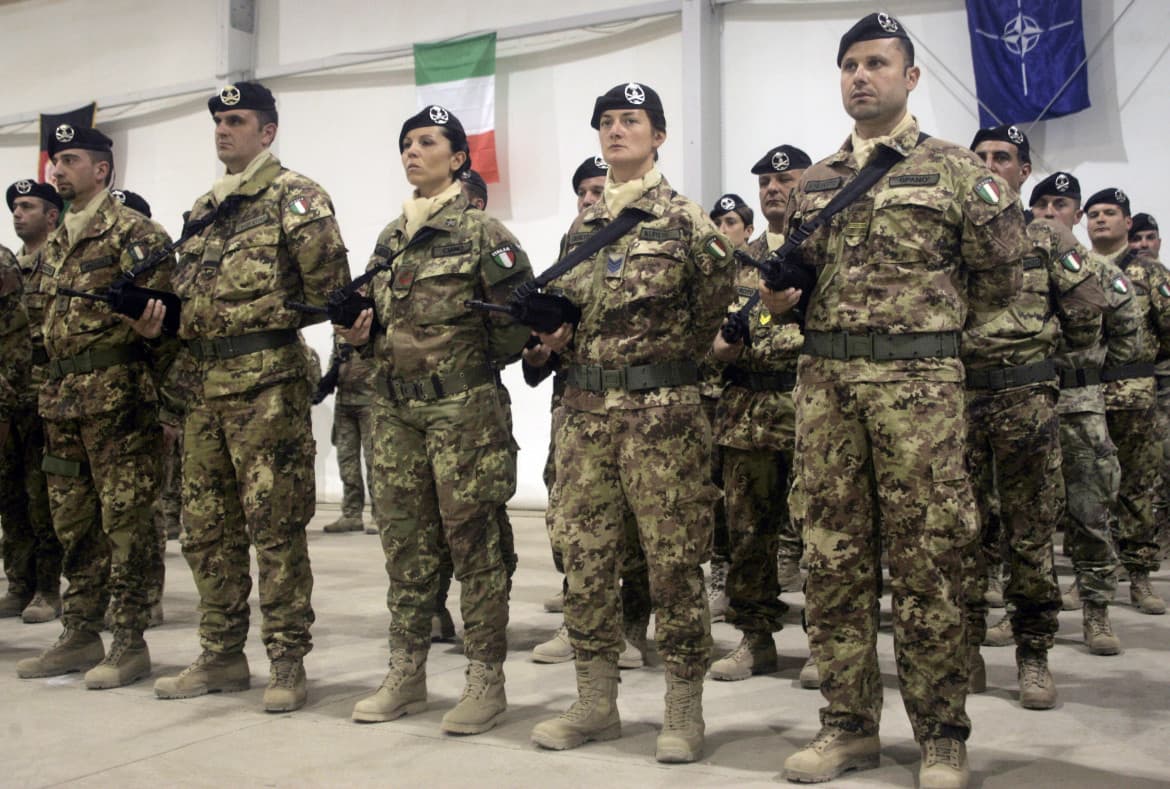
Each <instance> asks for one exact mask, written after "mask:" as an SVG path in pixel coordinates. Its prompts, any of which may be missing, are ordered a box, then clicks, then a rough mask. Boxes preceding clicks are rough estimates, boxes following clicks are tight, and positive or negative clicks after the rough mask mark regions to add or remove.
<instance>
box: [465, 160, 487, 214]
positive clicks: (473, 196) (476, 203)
mask: <svg viewBox="0 0 1170 789" xmlns="http://www.w3.org/2000/svg"><path fill="white" fill-rule="evenodd" d="M459 180H460V182H461V183H462V185H463V195H464V197H466V198H467V202H468V204H469V205H470V206H471V207H472V208H478V209H479V210H480V211H483V210H484V209H485V208H487V203H488V188H487V181H485V180H483V176H482V175H480V174H479V173H477V172H476V171H475V170H464V171H463V174H462V175H460V176H459Z"/></svg>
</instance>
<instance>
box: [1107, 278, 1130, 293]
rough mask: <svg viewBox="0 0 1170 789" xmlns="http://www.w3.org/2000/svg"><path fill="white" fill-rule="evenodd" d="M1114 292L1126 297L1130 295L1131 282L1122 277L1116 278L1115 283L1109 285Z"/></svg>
mask: <svg viewBox="0 0 1170 789" xmlns="http://www.w3.org/2000/svg"><path fill="white" fill-rule="evenodd" d="M1109 284H1110V286H1112V288H1113V290H1115V291H1117V292H1118V293H1120V294H1121V295H1122V296H1125V295H1127V294H1128V293H1129V280H1127V279H1126V278H1125V277H1122V276H1116V277H1114V278H1113V281H1112V282H1110V283H1109Z"/></svg>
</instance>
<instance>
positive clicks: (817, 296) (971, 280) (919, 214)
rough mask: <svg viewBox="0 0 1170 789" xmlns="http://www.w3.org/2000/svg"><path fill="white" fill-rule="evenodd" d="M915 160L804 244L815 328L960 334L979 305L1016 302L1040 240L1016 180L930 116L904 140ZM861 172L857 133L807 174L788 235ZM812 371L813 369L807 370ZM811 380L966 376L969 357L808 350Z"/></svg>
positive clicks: (804, 363)
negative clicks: (924, 135)
mask: <svg viewBox="0 0 1170 789" xmlns="http://www.w3.org/2000/svg"><path fill="white" fill-rule="evenodd" d="M894 147H895V148H896V149H897V150H898V151H899V152H901V153H903V154H904V155H905V158H904V159H903V160H902V161H900V162H898V163H897V164H896V165H894V167H893V168H891V169H890V171H889V173H888V174H886V175H884V176H883V177H882V179H881V180H880V181H879V182H878V183H877V184H876V185H874V186H873V187H870V189H869V191H868V192H866V193H865V194H864V195H862V196H861V197H860V198H858V199H857V200H856V201H854V202H853V203H852V204H851V205H850V206H848V207H847V208H845V209H844V210H842V211H841V212H840V213H838V214H837V215H836V216H834V217H833V218H832V220H831V221H830V222H829V223H828V225H827V226H826V227H822V228H820V229H818V230H817V231H816V232H815V233H813V235H812V236H811V237H810V238H809V239H808V240H807V241H806V242H805V243H804V245H803V246H802V247H801V249H802V251H803V254H804V258H805V260H807V261H809V262H811V263H813V264H815V265H816V269H817V284H816V287H815V288H814V290H813V293H812V295H811V300H810V303H809V306H808V310H807V316H806V319H805V326H804V328H805V331H806V332H808V331H820V332H836V331H847V332H849V333H851V334H866V333H869V332H878V333H888V334H907V333H915V332H959V331H961V330H962V328H963V325H964V323H965V321H966V317H967V310H968V307H970V308H971V309H977V310H992V309H996V308H1001V307H1004V306H1006V305H1007V304H1008V303H1009V302H1010V301H1011V300H1012V299H1013V298H1014V297H1015V296H1016V294H1017V293H1018V292H1019V290H1020V285H1021V281H1022V267H1021V265H1020V261H1021V260H1022V259H1023V258H1024V257H1025V256H1026V255H1027V253H1028V250H1029V244H1028V241H1027V236H1026V232H1025V226H1024V215H1023V212H1022V211H1021V210H1020V207H1019V205H1018V204H1017V203H1016V202H1014V201H1012V200H1011V199H1010V198H1009V197H1008V188H1007V185H1006V184H1004V183H1003V181H1001V180H1000V179H999V178H998V177H997V176H994V175H992V174H991V173H989V172H988V170H987V168H986V167H984V165H983V163H982V162H980V161H979V159H978V157H976V156H975V154H973V153H972V152H971V151H969V150H967V149H966V148H961V147H959V146H957V145H955V144H953V143H949V142H946V141H943V140H939V139H937V138H928V139H926V140H924V141H922V142H918V124H917V122H915V123H913V124H912V126H911V128H910V129H908V130H907V131H906V132H905V133H904V134H902V135H900V136H899V137H897V138H895V139H894ZM857 172H858V163H857V160H856V159H855V158H854V157H853V146H852V141H851V140H848V139H847V140H846V141H845V144H844V145H843V146H842V147H841V149H840V150H838V151H837V152H836V153H834V154H833V155H831V156H829V157H828V158H826V159H823V160H821V161H820V162H818V163H816V164H814V165H813V166H812V167H810V168H808V169H807V170H805V172H804V175H803V176H802V177H801V181H800V184H799V185H798V186H797V188H796V189H795V190H794V191H793V193H792V196H791V197H790V198H789V201H788V232H789V234H791V233H792V232H793V231H795V230H796V228H797V227H799V226H800V224H801V223H802V222H805V221H807V220H809V219H812V218H813V217H815V216H816V215H817V213H818V212H819V211H820V210H821V209H822V208H824V206H825V205H826V204H827V203H828V202H829V200H831V199H832V198H833V196H834V195H836V194H837V192H838V191H840V190H841V188H842V187H843V186H844V184H846V183H848V182H849V181H850V180H852V178H853V176H854V175H855V174H856V173H857ZM806 372H807V375H808V376H810V377H806ZM800 374H801V376H802V380H810V381H811V380H817V381H821V380H836V381H841V380H845V381H896V380H905V379H915V378H922V379H931V380H939V381H954V382H959V381H962V380H963V366H962V364H961V363H960V361H959V360H958V359H953V358H927V359H912V360H894V361H873V360H870V359H864V358H858V359H849V360H844V361H838V360H831V359H820V358H814V357H809V356H805V357H803V358H802V359H801V362H800Z"/></svg>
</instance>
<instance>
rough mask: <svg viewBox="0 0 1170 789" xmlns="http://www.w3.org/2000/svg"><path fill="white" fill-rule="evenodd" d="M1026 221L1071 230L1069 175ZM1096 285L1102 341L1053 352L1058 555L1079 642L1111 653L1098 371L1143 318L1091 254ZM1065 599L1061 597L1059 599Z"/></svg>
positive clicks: (1051, 180) (1051, 185)
mask: <svg viewBox="0 0 1170 789" xmlns="http://www.w3.org/2000/svg"><path fill="white" fill-rule="evenodd" d="M1029 207H1030V208H1031V209H1032V214H1033V216H1035V217H1037V218H1040V219H1046V220H1049V221H1051V222H1052V223H1054V224H1060V225H1063V226H1064V227H1066V228H1068V229H1069V230H1071V229H1072V228H1073V227H1075V226H1076V224H1077V222H1079V221H1080V219H1081V216H1082V211H1081V187H1080V182H1079V181H1077V179H1076V177H1075V176H1073V175H1072V174H1071V173H1067V172H1063V171H1058V172H1055V173H1053V174H1052V175H1050V176H1048V178H1046V179H1044V180H1043V181H1041V182H1040V183H1039V184H1037V186H1036V187H1035V188H1034V189H1033V190H1032V194H1031V196H1030V197H1029ZM1082 262H1083V263H1084V265H1085V266H1086V267H1087V268H1089V270H1090V271H1092V272H1093V274H1094V276H1096V277H1097V279H1098V281H1099V282H1100V283H1101V286H1102V289H1103V291H1104V294H1105V299H1106V304H1105V310H1104V313H1103V323H1102V339H1101V341H1100V342H1098V343H1096V344H1094V345H1092V346H1091V347H1088V348H1082V349H1079V350H1070V349H1067V348H1064V347H1061V348H1060V349H1059V353H1058V354H1057V356H1056V357H1055V359H1056V365H1057V369H1058V370H1059V373H1060V399H1059V400H1058V401H1057V404H1056V410H1057V413H1058V415H1059V417H1060V451H1061V457H1062V462H1061V475H1062V476H1063V478H1064V485H1065V490H1066V493H1067V495H1066V498H1067V502H1066V506H1065V519H1064V546H1065V551H1066V552H1067V553H1068V554H1069V556H1070V557H1071V558H1072V562H1073V568H1074V570H1075V571H1076V577H1077V581H1076V582H1075V584H1074V587H1073V590H1074V594H1075V597H1076V600H1075V601H1074V603H1073V604H1072V605H1071V606H1070V605H1069V603H1067V602H1066V603H1065V604H1064V605H1063V607H1064V608H1066V609H1068V608H1070V607H1074V608H1075V607H1082V598H1083V610H1084V633H1085V643H1086V645H1087V646H1088V647H1089V650H1090V652H1092V653H1093V654H1098V655H1115V654H1117V653H1118V652H1119V651H1120V649H1121V643H1120V641H1119V640H1118V639H1117V637H1116V636H1115V635H1114V634H1113V630H1112V628H1111V626H1110V623H1109V615H1108V609H1107V608H1106V606H1107V605H1108V603H1109V602H1110V601H1111V600H1112V599H1113V593H1114V590H1115V587H1116V584H1117V581H1116V578H1115V577H1114V573H1115V572H1116V569H1117V550H1116V546H1115V543H1114V539H1113V537H1112V535H1111V534H1110V532H1109V513H1110V510H1111V509H1112V507H1113V506H1114V504H1115V503H1116V501H1117V490H1118V484H1119V481H1120V474H1121V472H1120V468H1119V466H1118V463H1117V448H1116V446H1114V444H1113V441H1112V439H1111V438H1110V436H1109V428H1108V425H1107V424H1106V420H1105V399H1104V386H1103V385H1102V368H1103V367H1109V368H1114V369H1117V368H1122V367H1125V366H1128V365H1130V364H1132V363H1133V362H1134V360H1135V359H1137V358H1138V354H1139V353H1140V352H1141V340H1142V334H1141V332H1142V316H1141V313H1140V311H1139V309H1138V305H1137V302H1136V301H1135V300H1134V298H1133V286H1132V285H1131V284H1130V282H1129V280H1128V279H1127V278H1126V277H1125V275H1124V274H1122V273H1121V271H1120V270H1119V269H1118V268H1117V267H1116V266H1114V265H1113V264H1111V263H1109V262H1108V261H1106V260H1104V259H1102V258H1099V257H1097V256H1095V255H1088V256H1087V257H1085V258H1084V260H1083V261H1082ZM1066 597H1067V595H1066Z"/></svg>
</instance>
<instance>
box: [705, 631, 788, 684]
mask: <svg viewBox="0 0 1170 789" xmlns="http://www.w3.org/2000/svg"><path fill="white" fill-rule="evenodd" d="M777 667H778V658H777V656H776V642H775V641H773V640H772V634H771V633H744V636H743V638H742V639H741V640H740V642H739V646H737V647H736V648H735V649H733V650H732V651H731V652H728V653H727V654H726V655H724V656H723V657H721V658H720V659H719V660H716V661H715V662H714V663H712V664H711V678H712V679H719V680H723V681H725V682H735V681H737V680H741V679H748V678H749V677H751V676H752V675H753V674H772V673H774V672H775V671H776V669H777Z"/></svg>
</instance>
